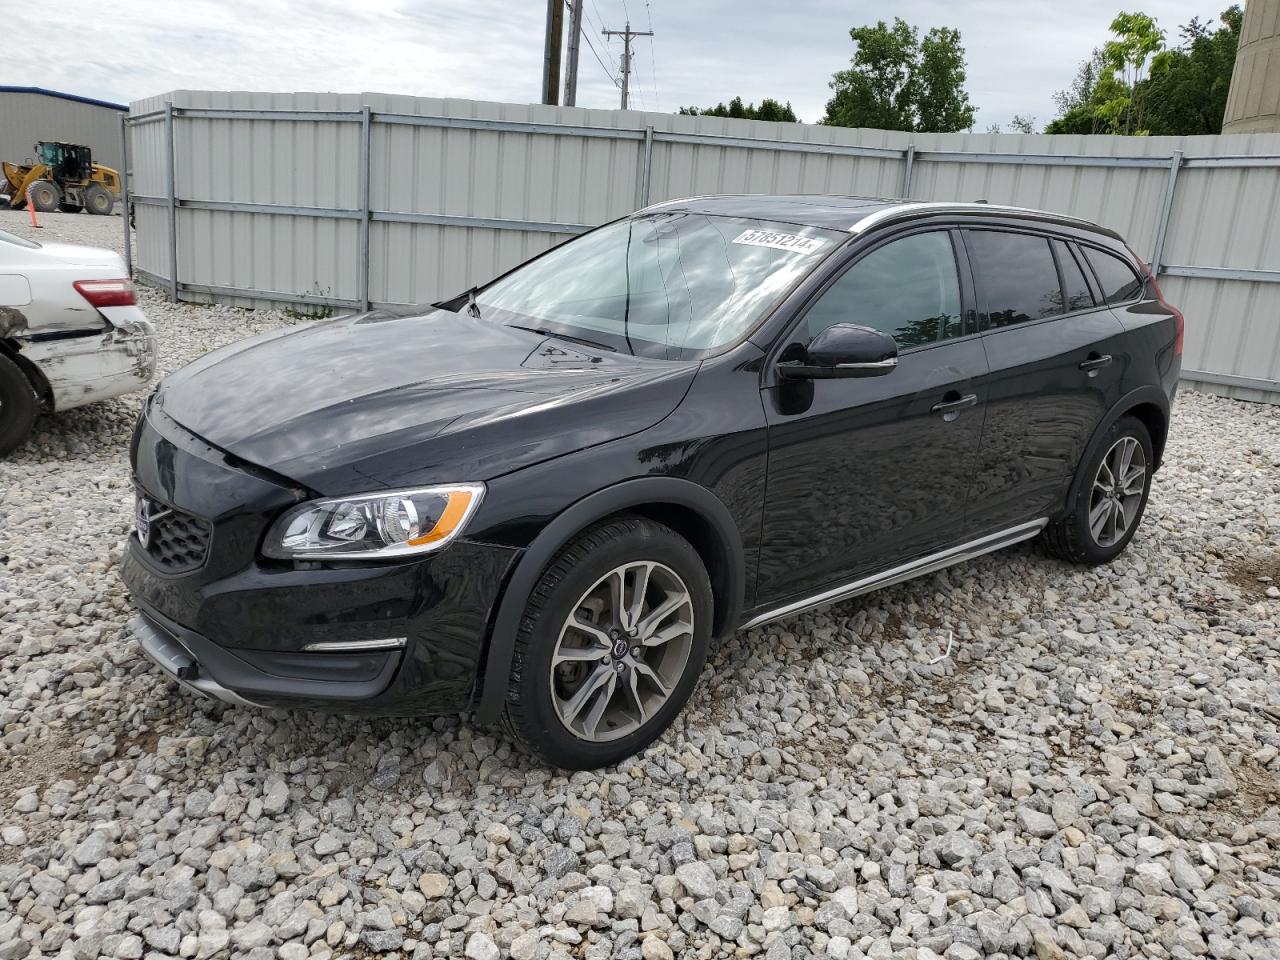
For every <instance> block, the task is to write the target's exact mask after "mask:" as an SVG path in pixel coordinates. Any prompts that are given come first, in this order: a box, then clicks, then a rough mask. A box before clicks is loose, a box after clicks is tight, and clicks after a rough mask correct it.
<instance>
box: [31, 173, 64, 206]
mask: <svg viewBox="0 0 1280 960" xmlns="http://www.w3.org/2000/svg"><path fill="white" fill-rule="evenodd" d="M31 200H32V202H33V203H35V205H36V209H37V210H39V211H40V212H41V213H52V212H53V211H55V210H57V209H58V204H60V203H61V202H62V191H61V190H59V189H58V185H57V184H56V183H54V182H53V181H52V180H37V181H36V182H35V183H33V184H32V185H31Z"/></svg>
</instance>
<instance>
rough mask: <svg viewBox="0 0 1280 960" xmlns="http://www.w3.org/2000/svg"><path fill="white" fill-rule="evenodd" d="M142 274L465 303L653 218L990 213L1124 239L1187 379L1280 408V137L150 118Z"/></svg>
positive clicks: (215, 98)
mask: <svg viewBox="0 0 1280 960" xmlns="http://www.w3.org/2000/svg"><path fill="white" fill-rule="evenodd" d="M126 130H127V137H126V139H127V146H128V150H129V154H130V164H129V165H130V167H131V170H132V182H131V184H130V186H131V189H132V191H133V198H132V199H133V200H134V202H135V203H136V204H137V207H136V211H137V213H136V220H137V263H136V267H137V273H138V275H140V276H141V277H143V278H144V279H150V280H152V281H153V282H156V283H158V284H160V285H162V286H164V287H166V288H167V289H168V290H169V291H170V294H171V296H173V297H174V298H179V297H181V298H183V299H197V300H204V299H219V300H225V301H228V302H232V303H240V304H243V305H268V304H278V303H281V302H285V303H292V304H298V305H303V304H305V305H313V306H321V307H323V306H330V307H336V308H342V309H360V308H362V307H364V306H367V305H370V304H372V305H378V304H384V303H427V302H431V301H433V300H438V299H442V298H444V297H448V296H452V295H454V294H456V293H458V292H460V291H462V290H464V289H466V288H467V287H469V286H471V285H472V284H474V283H477V282H481V281H484V280H487V279H489V278H491V277H493V276H495V275H496V274H498V273H500V272H501V271H503V270H505V269H507V268H508V267H510V266H512V265H514V264H516V263H519V262H520V261H521V260H524V259H526V258H528V257H530V256H532V255H533V254H535V253H538V252H540V251H542V250H544V249H546V248H547V247H549V246H551V245H553V244H555V243H557V242H559V241H561V240H563V239H564V238H565V237H566V236H567V235H571V234H575V233H579V232H581V231H583V230H586V229H588V228H589V227H591V226H595V225H597V224H600V223H603V222H606V221H608V220H611V219H614V218H616V217H620V216H623V215H625V214H627V213H630V212H631V211H633V210H635V209H636V208H638V207H640V206H643V205H645V204H647V203H650V202H657V201H659V200H666V199H671V198H676V197H682V196H696V195H700V194H711V193H835V194H847V195H857V196H881V197H909V198H912V199H916V200H971V199H978V198H982V199H987V200H990V201H991V202H993V203H1012V204H1017V205H1019V206H1027V207H1037V208H1041V209H1046V210H1054V211H1058V212H1062V213H1067V214H1072V215H1074V216H1078V217H1084V218H1087V219H1090V220H1095V221H1097V222H1099V223H1103V224H1106V225H1107V226H1110V227H1114V228H1115V229H1117V230H1119V231H1120V232H1121V233H1122V234H1123V235H1124V236H1125V237H1127V238H1128V239H1129V242H1130V243H1131V244H1132V245H1133V247H1134V249H1135V250H1137V251H1138V252H1139V254H1140V255H1142V256H1143V257H1145V258H1147V259H1149V260H1150V261H1151V262H1152V263H1154V264H1156V265H1157V266H1158V269H1159V272H1160V276H1161V283H1162V286H1163V287H1164V288H1165V292H1166V293H1167V294H1168V295H1169V297H1170V299H1171V300H1173V301H1174V302H1175V303H1177V304H1179V306H1181V307H1182V308H1183V309H1184V311H1185V313H1186V314H1187V318H1188V326H1187V340H1186V354H1185V357H1184V367H1185V370H1184V374H1185V377H1186V378H1187V379H1188V380H1191V381H1193V382H1196V383H1199V384H1203V385H1204V386H1206V387H1207V388H1210V389H1213V390H1215V392H1224V393H1228V394H1230V395H1232V396H1238V397H1242V398H1246V399H1256V400H1262V399H1266V400H1270V401H1272V402H1280V236H1277V231H1278V230H1280V228H1278V227H1277V226H1276V224H1275V221H1276V214H1277V212H1280V134H1254V135H1249V136H1232V137H1185V138H1178V137H1150V138H1148V137H1129V138H1124V137H1081V136H1052V137H1050V136H1021V135H1000V134H995V135H992V134H977V135H975V134H908V133H900V132H897V131H883V130H849V129H843V128H836V127H822V126H814V125H803V124H773V123H757V122H753V121H749V120H729V119H723V118H718V117H681V116H674V115H669V114H654V113H637V112H625V113H620V112H617V111H612V110H586V109H580V108H571V107H548V106H540V105H527V106H525V105H514V104H499V103H483V102H477V101H469V100H439V99H428V98H419V97H401V96H389V95H385V94H372V93H366V94H258V93H221V92H195V91H176V92H174V93H171V94H166V95H163V96H159V97H153V98H150V99H148V100H144V101H140V102H138V103H135V104H133V106H132V109H131V114H130V117H129V119H128V122H127V127H126Z"/></svg>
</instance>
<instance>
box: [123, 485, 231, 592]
mask: <svg viewBox="0 0 1280 960" xmlns="http://www.w3.org/2000/svg"><path fill="white" fill-rule="evenodd" d="M136 532H137V537H138V542H139V543H141V544H142V547H143V549H144V550H146V551H147V556H149V557H150V558H151V559H152V560H154V561H155V563H156V565H157V566H159V567H160V568H161V569H162V570H164V571H165V572H166V573H186V572H187V571H189V570H195V569H196V568H197V567H199V566H201V565H202V564H203V563H204V561H205V557H206V556H207V555H208V553H209V538H210V536H211V535H212V533H213V528H212V527H211V526H210V525H209V522H208V521H207V520H203V519H201V518H200V517H197V516H193V515H192V514H190V513H184V512H183V511H181V510H178V509H175V508H173V507H169V506H166V505H164V504H162V503H157V502H156V501H154V500H152V499H150V498H149V497H145V496H142V495H139V497H138V524H137V531H136Z"/></svg>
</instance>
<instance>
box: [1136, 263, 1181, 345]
mask: <svg viewBox="0 0 1280 960" xmlns="http://www.w3.org/2000/svg"><path fill="white" fill-rule="evenodd" d="M1139 262H1141V261H1139ZM1142 270H1143V272H1144V273H1145V274H1146V275H1147V283H1149V284H1151V292H1152V293H1154V294H1155V295H1156V302H1157V303H1159V304H1160V306H1162V307H1164V308H1165V309H1166V310H1168V311H1169V312H1170V313H1172V314H1173V331H1174V332H1173V355H1174V356H1175V357H1180V356H1182V333H1183V330H1184V329H1185V328H1186V325H1187V321H1186V318H1185V317H1183V315H1182V311H1181V310H1179V309H1178V308H1177V307H1175V306H1174V305H1173V304H1172V303H1170V302H1169V301H1168V300H1166V299H1165V298H1164V294H1163V293H1161V292H1160V284H1158V283H1156V275H1155V273H1154V272H1152V270H1151V268H1150V267H1149V266H1147V265H1146V264H1145V263H1143V264H1142Z"/></svg>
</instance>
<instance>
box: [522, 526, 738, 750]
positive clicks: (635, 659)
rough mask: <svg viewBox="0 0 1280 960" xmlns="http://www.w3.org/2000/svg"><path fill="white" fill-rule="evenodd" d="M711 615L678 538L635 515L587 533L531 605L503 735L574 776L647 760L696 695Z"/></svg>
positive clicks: (699, 569) (699, 573)
mask: <svg viewBox="0 0 1280 960" xmlns="http://www.w3.org/2000/svg"><path fill="white" fill-rule="evenodd" d="M619 591H620V595H621V601H620V602H615V601H614V599H613V598H614V597H617V596H619ZM637 595H638V600H637ZM663 610H669V612H667V613H665V614H663V613H662V611H663ZM618 611H621V612H620V613H619V612H618ZM713 616H714V599H713V596H712V592H711V581H710V580H709V578H708V577H707V571H706V568H705V567H704V566H703V564H702V560H701V558H700V557H699V556H698V553H697V551H696V550H694V549H693V547H692V546H691V545H690V544H689V542H688V541H687V540H685V539H684V538H682V537H680V536H679V535H678V534H676V533H675V532H674V531H673V530H671V529H670V528H668V527H665V526H662V525H661V524H658V523H654V522H652V521H649V520H645V519H643V518H640V517H633V516H623V517H618V518H615V519H612V520H606V521H604V522H602V523H599V524H597V525H596V526H594V527H591V528H589V529H587V530H586V531H584V532H583V533H582V534H580V535H579V536H578V537H577V538H575V539H574V540H573V541H572V542H571V543H569V545H568V546H566V547H565V548H564V549H563V550H561V551H560V553H559V555H558V556H557V557H556V558H555V559H554V560H553V561H552V562H551V565H550V566H549V567H548V568H547V570H546V572H545V573H544V574H543V576H542V579H541V580H540V581H539V582H538V585H537V587H535V588H534V591H533V594H532V595H531V596H530V598H529V602H528V606H527V608H526V609H525V613H524V616H523V618H522V619H521V622H520V629H519V631H518V633H517V635H516V643H515V650H514V651H513V653H512V658H511V679H510V683H509V685H508V688H507V700H506V704H505V705H504V707H503V713H502V719H501V723H502V726H503V728H504V730H505V731H506V733H507V734H508V735H509V736H510V737H511V739H512V740H513V741H514V742H515V743H516V745H517V746H519V747H520V748H521V749H522V750H524V751H525V752H526V753H529V754H532V755H533V756H535V757H537V758H538V759H540V760H541V761H543V762H544V763H548V764H552V765H554V766H557V767H563V768H566V769H570V770H594V769H596V768H599V767H604V766H609V765H610V764H614V763H617V762H618V761H620V760H623V759H625V758H626V757H629V756H631V755H632V754H634V753H637V752H639V751H640V750H643V749H644V748H645V747H647V746H648V745H649V744H650V743H652V742H653V741H654V740H655V739H657V737H658V736H660V735H661V734H662V732H663V731H664V730H665V729H666V728H667V727H668V726H669V725H670V724H671V722H672V721H673V720H674V719H675V717H676V715H677V714H679V712H680V711H681V709H682V708H683V707H684V705H685V703H686V702H687V701H688V699H689V696H690V694H691V693H692V692H693V688H694V686H695V685H696V684H697V682H698V675H699V674H700V673H701V672H702V667H703V664H704V663H705V662H706V655H707V645H708V643H709V641H710V637H711V622H712V618H713ZM682 628H683V629H682Z"/></svg>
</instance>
